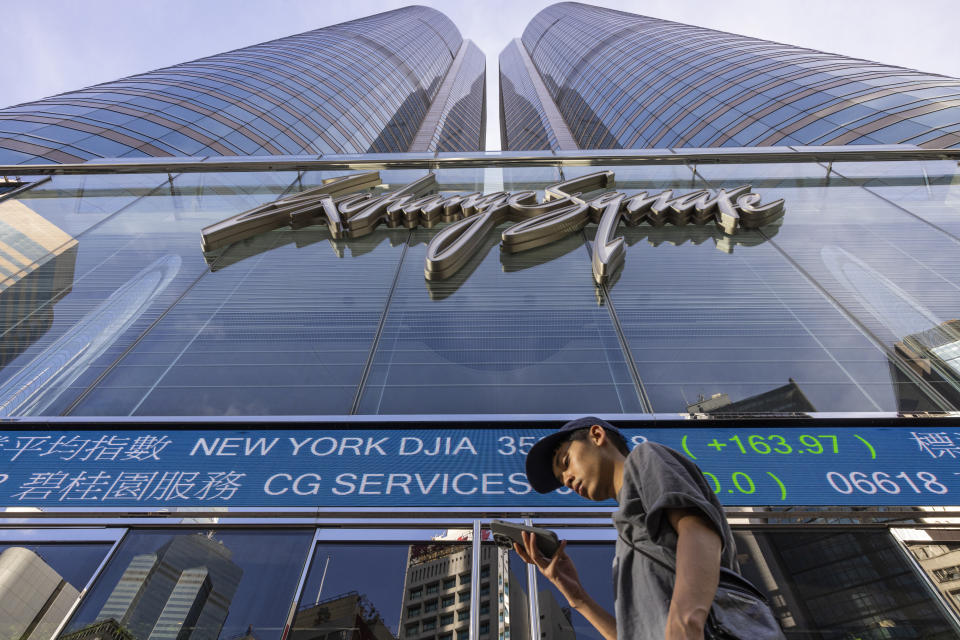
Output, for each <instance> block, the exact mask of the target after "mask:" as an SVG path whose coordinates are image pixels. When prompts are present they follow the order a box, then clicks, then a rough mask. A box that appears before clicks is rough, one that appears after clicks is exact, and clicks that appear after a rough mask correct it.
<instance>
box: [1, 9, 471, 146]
mask: <svg viewBox="0 0 960 640" xmlns="http://www.w3.org/2000/svg"><path fill="white" fill-rule="evenodd" d="M478 61H479V64H478ZM484 72H485V68H484V63H483V54H482V53H480V52H479V50H478V49H477V48H476V47H475V46H473V45H472V43H470V42H469V41H464V40H463V39H462V38H461V36H460V33H459V32H458V31H457V28H456V27H455V26H454V24H453V23H452V22H451V21H450V20H449V19H448V18H447V17H446V16H445V15H443V14H442V13H440V12H439V11H436V10H434V9H429V8H427V7H404V8H402V9H396V10H394V11H388V12H385V13H380V14H377V15H373V16H368V17H364V18H360V19H357V20H352V21H350V22H344V23H342V24H337V25H333V26H329V27H324V28H322V29H316V30H314V31H308V32H306V33H301V34H298V35H293V36H288V37H286V38H281V39H279V40H273V41H270V42H264V43H262V44H257V45H253V46H250V47H245V48H243V49H237V50H235V51H228V52H226V53H220V54H217V55H214V56H210V57H208V58H202V59H200V60H194V61H192V62H185V63H183V64H178V65H174V66H172V67H167V68H164V69H158V70H156V71H150V72H148V73H143V74H139V75H136V76H130V77H128V78H123V79H121V80H116V81H113V82H106V83H103V84H99V85H95V86H92V87H88V88H86V89H80V90H78V91H71V92H68V93H63V94H60V95H57V96H53V97H50V98H45V99H43V100H38V101H36V102H29V103H25V104H21V105H16V106H13V107H9V108H6V109H2V110H0V164H19V163H24V162H34V163H36V162H83V161H85V160H88V159H91V158H98V157H109V158H117V157H128V158H129V157H143V156H155V157H156V156H232V155H285V154H314V153H315V154H324V153H377V152H402V151H408V150H411V147H412V146H413V145H414V142H415V139H416V138H417V137H418V135H419V136H420V137H421V138H423V139H424V140H425V142H423V143H421V144H420V145H419V146H420V147H423V148H422V150H424V151H426V150H436V149H438V148H442V149H443V150H452V151H473V150H482V149H483V127H482V121H483V77H484ZM431 113H432V114H434V115H435V117H434V118H433V119H432V120H430V121H429V122H432V123H433V125H434V126H433V127H431V126H430V125H429V124H428V118H427V116H428V114H431Z"/></svg>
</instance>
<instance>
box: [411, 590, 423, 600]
mask: <svg viewBox="0 0 960 640" xmlns="http://www.w3.org/2000/svg"><path fill="white" fill-rule="evenodd" d="M422 595H423V587H414V588H413V589H410V599H411V600H415V599H416V598H419V597H420V596H422Z"/></svg>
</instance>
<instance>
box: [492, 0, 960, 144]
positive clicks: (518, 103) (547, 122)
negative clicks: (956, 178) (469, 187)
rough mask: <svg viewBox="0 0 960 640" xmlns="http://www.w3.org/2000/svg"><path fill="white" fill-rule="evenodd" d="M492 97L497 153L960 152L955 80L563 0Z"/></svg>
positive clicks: (510, 58) (509, 59)
mask: <svg viewBox="0 0 960 640" xmlns="http://www.w3.org/2000/svg"><path fill="white" fill-rule="evenodd" d="M500 86H501V100H500V113H501V121H500V122H501V144H502V148H503V149H554V150H575V149H639V148H648V149H649V148H663V147H747V146H749V147H754V146H761V147H762V146H772V145H844V144H894V143H909V144H916V145H919V146H923V147H930V148H948V147H957V146H960V102H958V100H957V98H958V97H960V80H957V79H954V78H948V77H944V76H940V75H936V74H930V73H922V72H919V71H913V70H910V69H903V68H900V67H893V66H890V65H885V64H879V63H876V62H870V61H867V60H857V59H854V58H848V57H846V56H841V55H836V54H831V53H825V52H822V51H814V50H812V49H804V48H802V47H795V46H791V45H787V44H781V43H778V42H770V41H767V40H760V39H757V38H748V37H746V36H739V35H736V34H732V33H725V32H722V31H714V30H712V29H704V28H701V27H695V26H692V25H686V24H680V23H677V22H670V21H668V20H660V19H657V18H649V17H646V16H639V15H635V14H632V13H626V12H623V11H615V10H613V9H605V8H601V7H593V6H589V5H585V4H579V3H575V2H563V3H559V4H555V5H552V6H550V7H547V8H546V9H544V10H543V11H541V12H540V13H538V14H537V15H536V16H535V17H534V18H533V20H531V21H530V24H529V25H527V27H526V29H525V30H524V32H523V37H522V38H520V39H517V40H514V41H513V42H511V43H510V45H508V46H507V48H506V49H504V51H503V52H502V53H501V54H500Z"/></svg>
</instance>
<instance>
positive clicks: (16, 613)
mask: <svg viewBox="0 0 960 640" xmlns="http://www.w3.org/2000/svg"><path fill="white" fill-rule="evenodd" d="M79 595H80V592H79V591H77V590H76V589H75V588H74V587H73V585H71V584H70V583H69V582H67V581H66V580H65V579H64V578H63V576H61V575H60V574H59V573H57V572H56V571H55V570H54V569H53V568H52V567H51V566H50V565H48V564H47V563H46V562H44V560H43V558H41V557H40V556H39V555H37V554H36V553H34V552H33V551H31V550H30V549H25V548H23V547H10V548H9V549H6V550H4V551H3V552H2V553H0V638H3V639H4V640H6V639H7V638H10V639H12V640H13V639H15V640H46V639H47V638H49V637H50V636H51V635H52V634H53V633H54V631H56V630H57V627H58V626H59V625H60V622H61V621H62V620H63V618H64V617H65V616H66V615H67V613H68V612H69V611H70V607H72V606H73V603H74V602H76V600H77V597H79Z"/></svg>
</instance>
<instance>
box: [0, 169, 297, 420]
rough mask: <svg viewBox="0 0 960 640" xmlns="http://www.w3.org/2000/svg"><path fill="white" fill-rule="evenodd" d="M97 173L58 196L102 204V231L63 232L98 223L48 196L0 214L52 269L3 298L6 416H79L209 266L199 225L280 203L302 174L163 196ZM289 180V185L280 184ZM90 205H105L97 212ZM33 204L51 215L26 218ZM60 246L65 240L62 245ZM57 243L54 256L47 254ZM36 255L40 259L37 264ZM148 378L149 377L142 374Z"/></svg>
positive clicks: (200, 182)
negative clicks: (78, 407)
mask: <svg viewBox="0 0 960 640" xmlns="http://www.w3.org/2000/svg"><path fill="white" fill-rule="evenodd" d="M280 176H282V177H280ZM138 177H139V178H140V179H141V180H143V179H145V178H147V177H148V176H138ZM89 178H90V180H89V181H88V182H86V183H82V184H81V185H79V186H78V188H77V189H78V193H77V194H72V192H71V197H66V198H64V199H61V198H60V197H56V198H54V199H53V200H52V202H53V203H58V204H60V205H63V206H76V207H77V209H78V211H81V212H84V211H87V209H88V208H90V207H93V208H94V209H96V212H94V214H93V217H94V218H95V219H96V220H97V224H96V225H93V226H90V227H88V228H85V229H83V230H81V231H80V232H79V233H76V234H75V235H72V236H71V235H68V234H67V233H66V232H65V231H64V230H63V229H64V228H72V227H75V226H77V225H76V224H75V223H76V222H77V221H78V220H79V219H83V220H84V221H85V222H87V220H86V218H84V217H83V216H82V215H79V214H74V215H70V214H67V212H66V211H65V210H63V209H62V207H61V208H58V207H54V206H51V202H49V201H48V200H45V199H44V198H42V197H38V194H32V193H31V192H27V194H31V198H25V199H23V200H21V201H17V202H5V203H3V204H2V209H0V240H4V241H6V239H8V238H10V237H11V236H14V237H15V238H17V239H20V240H21V242H20V248H21V249H23V251H20V253H24V251H27V249H24V247H25V246H29V247H30V249H31V250H30V251H27V255H28V256H30V257H31V259H33V260H35V261H37V262H34V264H41V265H42V266H40V267H39V268H37V269H35V271H36V273H30V274H28V275H27V276H26V277H23V278H21V282H19V283H17V286H16V287H10V288H7V289H5V290H3V291H0V296H2V297H3V308H4V314H3V318H2V319H0V323H2V325H0V332H2V335H0V341H2V343H0V344H2V347H0V348H2V351H3V355H2V356H0V358H2V359H0V366H2V367H3V368H2V370H0V397H3V398H4V399H5V402H4V403H3V406H2V408H0V415H4V416H5V415H21V416H22V415H58V414H61V413H62V412H64V411H67V410H69V409H70V408H71V405H72V403H73V402H75V401H76V400H77V399H78V397H79V396H81V395H82V394H83V393H84V392H85V390H86V389H87V388H88V387H89V386H90V385H91V384H92V383H94V382H95V381H97V380H98V378H99V377H100V376H101V375H103V374H104V373H105V372H107V371H108V370H109V369H110V367H111V366H112V365H113V363H115V362H116V360H117V358H119V357H120V356H122V355H123V354H124V353H125V351H126V349H127V348H128V347H129V346H131V345H132V344H134V343H135V342H136V341H137V339H138V337H139V336H141V335H142V334H143V332H144V331H146V330H148V329H149V328H151V327H152V326H153V323H154V322H156V321H157V320H158V319H159V318H160V317H162V316H163V314H164V313H165V312H166V311H167V310H168V309H169V308H170V306H171V305H173V304H174V303H175V302H176V301H177V299H178V297H179V296H180V295H181V294H182V293H183V292H184V291H186V290H187V289H189V288H190V287H191V286H192V285H193V284H194V283H195V282H196V280H197V279H198V278H199V277H200V276H202V275H203V274H204V273H207V272H208V271H209V266H208V264H207V262H206V260H205V257H204V255H203V253H202V252H201V251H200V250H199V248H198V242H197V241H198V237H199V233H200V229H201V228H203V227H204V226H206V225H208V224H211V223H213V222H216V221H219V220H221V219H223V218H225V217H227V216H229V215H231V214H233V213H238V212H239V211H243V210H244V209H248V208H250V207H252V206H254V205H256V204H258V203H260V202H262V201H263V200H265V199H268V198H273V197H276V195H278V194H279V193H280V192H282V191H283V190H284V189H285V188H286V186H288V185H289V184H290V181H292V179H293V177H292V176H291V175H289V174H287V175H285V176H284V174H276V175H263V174H260V175H249V174H247V175H244V174H233V175H231V176H226V177H224V176H218V175H210V174H190V175H188V176H183V177H181V178H178V180H179V181H180V182H177V183H175V184H172V183H167V185H166V187H165V188H163V189H158V190H154V191H151V190H148V189H145V188H144V189H142V190H141V191H137V192H135V194H134V195H130V194H129V193H127V191H126V190H121V189H118V188H114V189H111V188H110V187H111V185H112V184H113V183H114V182H115V181H114V180H106V181H105V182H102V183H101V182H97V181H96V180H97V179H98V178H99V177H92V176H91V177H89ZM108 178H113V176H108ZM152 178H153V179H154V180H156V176H153V177H152ZM225 178H226V179H225ZM278 179H279V180H282V181H283V182H285V183H286V184H283V185H281V184H278V183H277V180H278ZM58 180H59V178H55V179H54V180H53V184H54V185H56V184H57V183H58ZM110 194H113V195H110ZM74 196H75V197H74ZM88 199H92V200H93V202H94V203H95V205H89V206H88V204H89V203H88V202H87V201H88ZM23 205H27V207H31V208H33V207H35V209H36V211H37V212H38V213H39V214H41V215H42V216H44V217H46V218H47V220H46V221H44V220H43V218H41V217H40V216H37V215H36V214H35V213H34V212H33V211H32V210H31V211H25V210H24V209H23ZM105 207H106V210H103V209H104V208H105ZM11 208H13V209H11ZM5 213H6V214H9V217H10V220H8V222H9V221H16V220H22V218H23V216H26V215H30V216H31V220H34V222H33V223H32V224H31V229H32V231H30V232H28V233H26V234H25V233H18V232H17V231H16V230H15V229H14V228H13V225H12V224H5V223H4V222H2V220H3V219H6V218H5V217H4V215H5ZM54 220H61V221H62V224H63V225H64V227H59V228H58V227H52V228H51V226H50V225H51V224H52V221H54ZM40 223H42V224H40ZM51 238H57V239H56V240H55V241H54V240H51ZM61 238H62V240H61ZM55 243H59V245H58V246H56V247H54V246H53V245H54V244H55ZM7 244H9V243H7ZM46 245H49V247H48V248H49V253H46V252H44V251H43V250H44V247H45V246H46ZM33 249H36V253H37V255H38V256H41V257H38V258H33V257H32V256H33V255H34V253H33V252H32V251H33ZM35 291H37V293H34V292H35ZM41 293H42V295H40V294H41ZM8 302H9V303H11V304H8ZM8 309H13V313H8V312H7V310H8ZM137 372H138V373H140V374H141V375H142V373H143V370H142V369H140V370H137ZM136 380H137V378H136V377H135V376H130V377H129V378H128V379H127V381H126V384H125V386H135V385H136ZM131 383H132V385H131ZM102 413H107V412H106V411H103V412H102ZM102 413H101V415H102Z"/></svg>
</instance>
